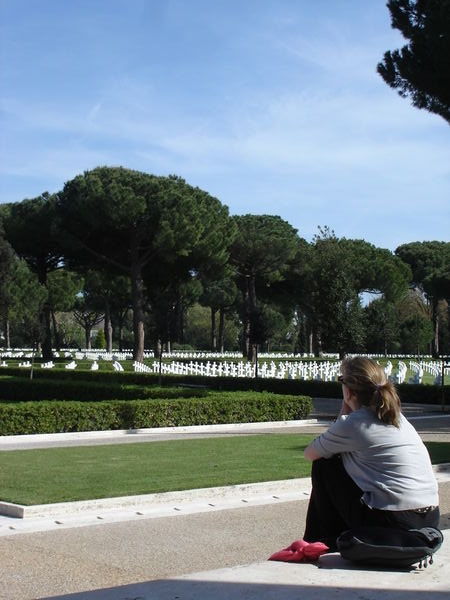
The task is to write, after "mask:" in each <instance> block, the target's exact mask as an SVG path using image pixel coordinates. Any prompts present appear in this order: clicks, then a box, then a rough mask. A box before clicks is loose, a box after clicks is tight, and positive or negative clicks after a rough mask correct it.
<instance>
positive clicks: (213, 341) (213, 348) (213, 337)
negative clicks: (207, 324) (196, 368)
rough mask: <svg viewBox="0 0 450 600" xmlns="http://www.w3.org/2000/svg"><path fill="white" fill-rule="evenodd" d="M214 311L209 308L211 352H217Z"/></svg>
mask: <svg viewBox="0 0 450 600" xmlns="http://www.w3.org/2000/svg"><path fill="white" fill-rule="evenodd" d="M216 312H217V311H216V309H215V308H213V307H211V351H212V352H215V351H216V350H217V335H216Z"/></svg>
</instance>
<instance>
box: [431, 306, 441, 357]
mask: <svg viewBox="0 0 450 600" xmlns="http://www.w3.org/2000/svg"><path fill="white" fill-rule="evenodd" d="M432 318H433V327H434V336H433V340H432V342H431V343H432V346H431V354H432V355H433V357H434V358H438V356H439V314H438V302H437V301H436V300H434V299H433V302H432Z"/></svg>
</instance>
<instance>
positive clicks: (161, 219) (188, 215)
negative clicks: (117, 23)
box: [58, 167, 234, 361]
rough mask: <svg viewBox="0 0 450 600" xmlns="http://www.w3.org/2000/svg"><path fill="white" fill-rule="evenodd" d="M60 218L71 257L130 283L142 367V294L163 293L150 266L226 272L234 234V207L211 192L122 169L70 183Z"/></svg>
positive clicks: (136, 345) (62, 199)
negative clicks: (205, 265)
mask: <svg viewBox="0 0 450 600" xmlns="http://www.w3.org/2000/svg"><path fill="white" fill-rule="evenodd" d="M58 212H59V216H60V219H61V228H62V230H63V232H64V234H65V238H66V242H67V247H66V254H67V257H70V258H71V260H73V261H77V262H78V263H79V264H82V263H84V265H85V266H92V265H93V264H94V265H95V264H100V265H103V267H107V268H108V269H110V270H111V272H115V273H116V274H117V275H126V276H128V277H129V278H130V282H131V303H132V308H133V332H134V351H133V357H134V358H135V360H139V361H142V359H143V353H144V317H145V315H144V311H145V294H144V288H145V287H147V289H154V288H156V289H157V290H160V289H161V285H162V283H161V281H158V280H157V278H156V279H155V278H152V277H151V276H150V277H148V273H149V272H150V274H151V267H152V266H153V267H154V268H157V267H158V266H160V265H161V263H164V266H165V271H166V272H171V273H172V274H173V275H174V274H175V273H179V272H183V273H184V272H186V271H188V272H189V270H192V269H198V268H200V266H201V265H202V264H203V263H208V264H209V265H210V266H211V267H212V268H213V265H218V266H222V265H223V264H225V263H226V261H227V259H228V251H227V247H228V244H229V242H230V240H231V239H232V237H233V231H234V226H233V224H232V222H231V220H230V219H229V216H228V209H227V208H226V207H225V206H223V205H222V204H221V203H220V201H219V200H218V199H217V198H214V197H212V196H210V195H209V194H208V193H207V192H204V191H202V190H200V189H198V188H194V187H192V186H190V185H188V184H187V183H186V182H185V181H184V180H183V179H181V178H179V177H175V176H170V177H156V176H154V175H149V174H146V173H141V172H139V171H133V170H130V169H124V168H122V167H115V168H109V167H99V168H96V169H93V170H92V171H87V172H85V173H84V174H83V175H79V176H77V177H75V178H74V179H73V180H71V181H69V182H68V183H66V185H65V187H64V191H63V193H62V194H61V195H60V197H59V201H58ZM180 263H181V267H182V268H181V267H180ZM144 280H145V284H144ZM163 283H164V284H165V283H166V280H164V282H163Z"/></svg>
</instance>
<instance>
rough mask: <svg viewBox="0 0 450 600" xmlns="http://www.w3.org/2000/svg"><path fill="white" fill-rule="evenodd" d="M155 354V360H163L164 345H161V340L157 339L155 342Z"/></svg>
mask: <svg viewBox="0 0 450 600" xmlns="http://www.w3.org/2000/svg"><path fill="white" fill-rule="evenodd" d="M153 354H154V356H155V358H161V354H162V344H161V340H160V339H159V338H157V339H156V340H155V343H154V344H153Z"/></svg>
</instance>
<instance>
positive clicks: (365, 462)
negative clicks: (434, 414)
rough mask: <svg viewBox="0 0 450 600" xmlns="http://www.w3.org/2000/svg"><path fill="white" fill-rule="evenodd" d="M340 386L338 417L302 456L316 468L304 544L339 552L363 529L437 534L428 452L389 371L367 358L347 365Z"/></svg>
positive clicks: (435, 495)
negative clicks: (349, 535)
mask: <svg viewBox="0 0 450 600" xmlns="http://www.w3.org/2000/svg"><path fill="white" fill-rule="evenodd" d="M339 381H340V382H341V383H342V391H343V402H342V408H341V412H340V414H339V416H338V418H337V420H336V421H335V422H334V423H333V424H332V425H331V426H330V427H329V428H328V430H327V431H326V432H325V433H323V434H322V435H320V436H319V437H317V438H316V439H315V440H314V441H313V442H311V444H310V445H309V446H308V447H307V448H306V449H305V457H306V458H307V459H308V460H311V461H313V464H312V472H311V479H312V492H311V497H310V501H309V506H308V513H307V517H306V529H305V534H304V536H303V537H304V539H305V540H306V541H308V542H316V541H321V542H324V543H325V544H326V545H327V546H328V547H329V548H330V550H335V549H336V538H337V537H339V535H340V534H341V533H342V532H344V531H346V530H348V529H352V528H354V527H358V526H360V525H377V526H382V527H392V528H396V529H419V528H421V527H438V524H439V508H438V504H439V498H438V486H437V482H436V479H435V477H434V473H433V469H432V466H431V461H430V457H429V455H428V451H427V449H426V447H425V446H424V444H423V442H422V440H421V439H420V437H419V435H418V433H417V432H416V430H415V429H414V428H413V426H412V425H411V424H410V423H409V421H408V420H407V419H406V418H405V417H404V416H403V414H402V413H401V407H400V399H399V397H398V395H397V392H396V390H395V387H394V385H393V384H392V383H391V382H390V381H389V380H388V379H387V377H386V374H385V373H384V370H383V369H382V368H381V367H380V365H378V364H377V363H376V362H374V361H373V360H370V359H368V358H363V357H356V358H350V359H346V360H344V361H343V363H342V375H341V376H340V377H339Z"/></svg>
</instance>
